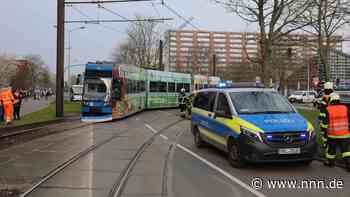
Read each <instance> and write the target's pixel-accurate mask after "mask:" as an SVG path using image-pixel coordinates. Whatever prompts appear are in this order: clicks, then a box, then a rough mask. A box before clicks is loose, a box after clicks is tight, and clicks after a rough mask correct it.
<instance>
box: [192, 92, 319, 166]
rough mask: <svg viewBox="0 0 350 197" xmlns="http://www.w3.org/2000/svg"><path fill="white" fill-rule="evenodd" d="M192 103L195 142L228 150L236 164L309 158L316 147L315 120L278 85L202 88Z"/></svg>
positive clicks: (232, 163)
mask: <svg viewBox="0 0 350 197" xmlns="http://www.w3.org/2000/svg"><path fill="white" fill-rule="evenodd" d="M192 105H193V106H192V115H191V131H192V133H193V135H194V143H195V145H196V146H197V147H198V148H200V147H202V146H203V145H204V144H211V145H213V146H215V147H217V148H219V149H221V150H223V151H226V152H227V153H228V160H229V162H230V164H231V165H232V166H233V167H243V166H244V165H245V164H246V163H247V162H301V163H303V164H310V163H311V162H312V160H313V158H314V155H315V153H316V152H317V142H316V133H315V131H314V128H313V126H312V124H311V123H309V122H308V121H307V120H306V119H305V118H303V117H302V116H301V115H300V114H299V113H298V112H297V111H296V109H295V108H294V107H293V106H292V105H291V104H290V103H289V102H288V100H287V99H286V98H284V97H283V96H282V95H280V94H279V93H278V92H277V91H275V90H272V89H267V88H259V87H255V86H254V87H235V88H213V89H204V90H200V91H198V92H197V93H196V96H195V98H194V101H193V104H192Z"/></svg>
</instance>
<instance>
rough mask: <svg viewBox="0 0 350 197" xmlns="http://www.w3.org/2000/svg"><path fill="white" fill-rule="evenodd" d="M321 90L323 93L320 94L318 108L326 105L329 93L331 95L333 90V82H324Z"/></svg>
mask: <svg viewBox="0 0 350 197" xmlns="http://www.w3.org/2000/svg"><path fill="white" fill-rule="evenodd" d="M323 92H324V94H323V96H322V101H321V106H320V108H322V107H327V105H328V99H329V95H331V94H332V93H333V92H334V90H333V83H332V82H326V83H325V84H324V90H323Z"/></svg>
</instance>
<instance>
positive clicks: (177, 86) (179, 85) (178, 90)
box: [176, 83, 184, 92]
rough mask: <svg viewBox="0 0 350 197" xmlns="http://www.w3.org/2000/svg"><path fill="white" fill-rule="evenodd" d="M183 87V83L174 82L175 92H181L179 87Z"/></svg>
mask: <svg viewBox="0 0 350 197" xmlns="http://www.w3.org/2000/svg"><path fill="white" fill-rule="evenodd" d="M183 87H184V84H183V83H178V84H176V92H181V89H182V88H183Z"/></svg>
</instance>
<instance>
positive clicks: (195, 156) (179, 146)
mask: <svg viewBox="0 0 350 197" xmlns="http://www.w3.org/2000/svg"><path fill="white" fill-rule="evenodd" d="M145 125H146V127H147V128H148V129H149V130H151V131H152V132H153V133H158V131H157V130H155V129H154V128H153V127H151V126H150V125H148V124H145ZM160 136H161V137H162V138H164V139H165V138H167V139H169V138H168V137H166V136H164V135H160ZM163 136H164V137H163ZM176 146H177V147H178V148H180V149H181V150H183V151H185V152H187V153H188V154H190V155H192V156H193V157H194V158H196V159H198V160H200V161H202V162H203V163H205V164H206V165H208V166H209V167H211V168H212V169H214V170H216V171H217V172H219V173H220V174H222V175H224V176H225V177H227V178H228V179H230V180H231V181H233V182H235V183H237V184H238V185H240V186H241V187H243V188H245V189H246V190H248V191H250V192H251V193H253V194H254V195H255V196H257V197H266V196H265V195H264V194H263V193H261V192H259V191H257V190H255V189H253V188H252V187H250V186H249V185H248V184H246V183H244V182H243V181H241V180H239V179H238V178H236V177H234V176H233V175H231V174H230V173H228V172H226V171H225V170H223V169H221V168H219V167H218V166H216V165H215V164H213V163H211V162H210V161H208V160H206V159H204V158H203V157H201V156H199V155H198V154H196V153H194V152H192V151H191V150H189V149H188V148H186V147H184V146H182V145H181V144H176Z"/></svg>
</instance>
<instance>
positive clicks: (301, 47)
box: [165, 30, 342, 81]
mask: <svg viewBox="0 0 350 197" xmlns="http://www.w3.org/2000/svg"><path fill="white" fill-rule="evenodd" d="M333 40H341V37H335V39H333ZM317 43H318V42H317V37H316V36H310V35H306V34H291V35H288V36H284V37H282V38H281V39H280V40H279V41H278V42H277V43H276V44H275V45H274V50H275V51H276V53H277V54H278V55H281V56H284V58H281V60H277V61H276V62H277V63H276V64H277V66H276V65H275V67H278V64H280V65H281V66H280V67H279V68H277V69H288V70H290V72H289V73H288V75H290V76H291V75H292V74H293V73H294V72H295V71H297V70H300V68H302V67H305V66H306V65H308V64H309V63H310V60H311V58H312V57H314V56H315V55H317V50H316V48H317ZM334 46H335V48H337V49H341V48H342V43H341V42H336V44H335V45H334ZM168 47H169V49H168V57H167V58H168V64H167V65H166V68H165V69H166V70H169V71H174V72H189V73H195V74H204V75H212V74H213V73H214V71H216V72H215V73H216V74H217V75H219V76H221V77H225V74H227V73H231V75H230V79H232V80H238V81H239V80H248V79H255V76H256V75H257V69H258V66H257V64H256V63H253V62H256V61H258V60H259V57H260V36H259V34H258V33H247V32H241V33H239V32H210V31H189V30H170V31H169V32H168ZM286 57H287V58H286ZM284 67H285V68H284ZM275 70H276V69H275ZM242 73H244V76H242ZM272 77H273V76H272Z"/></svg>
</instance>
